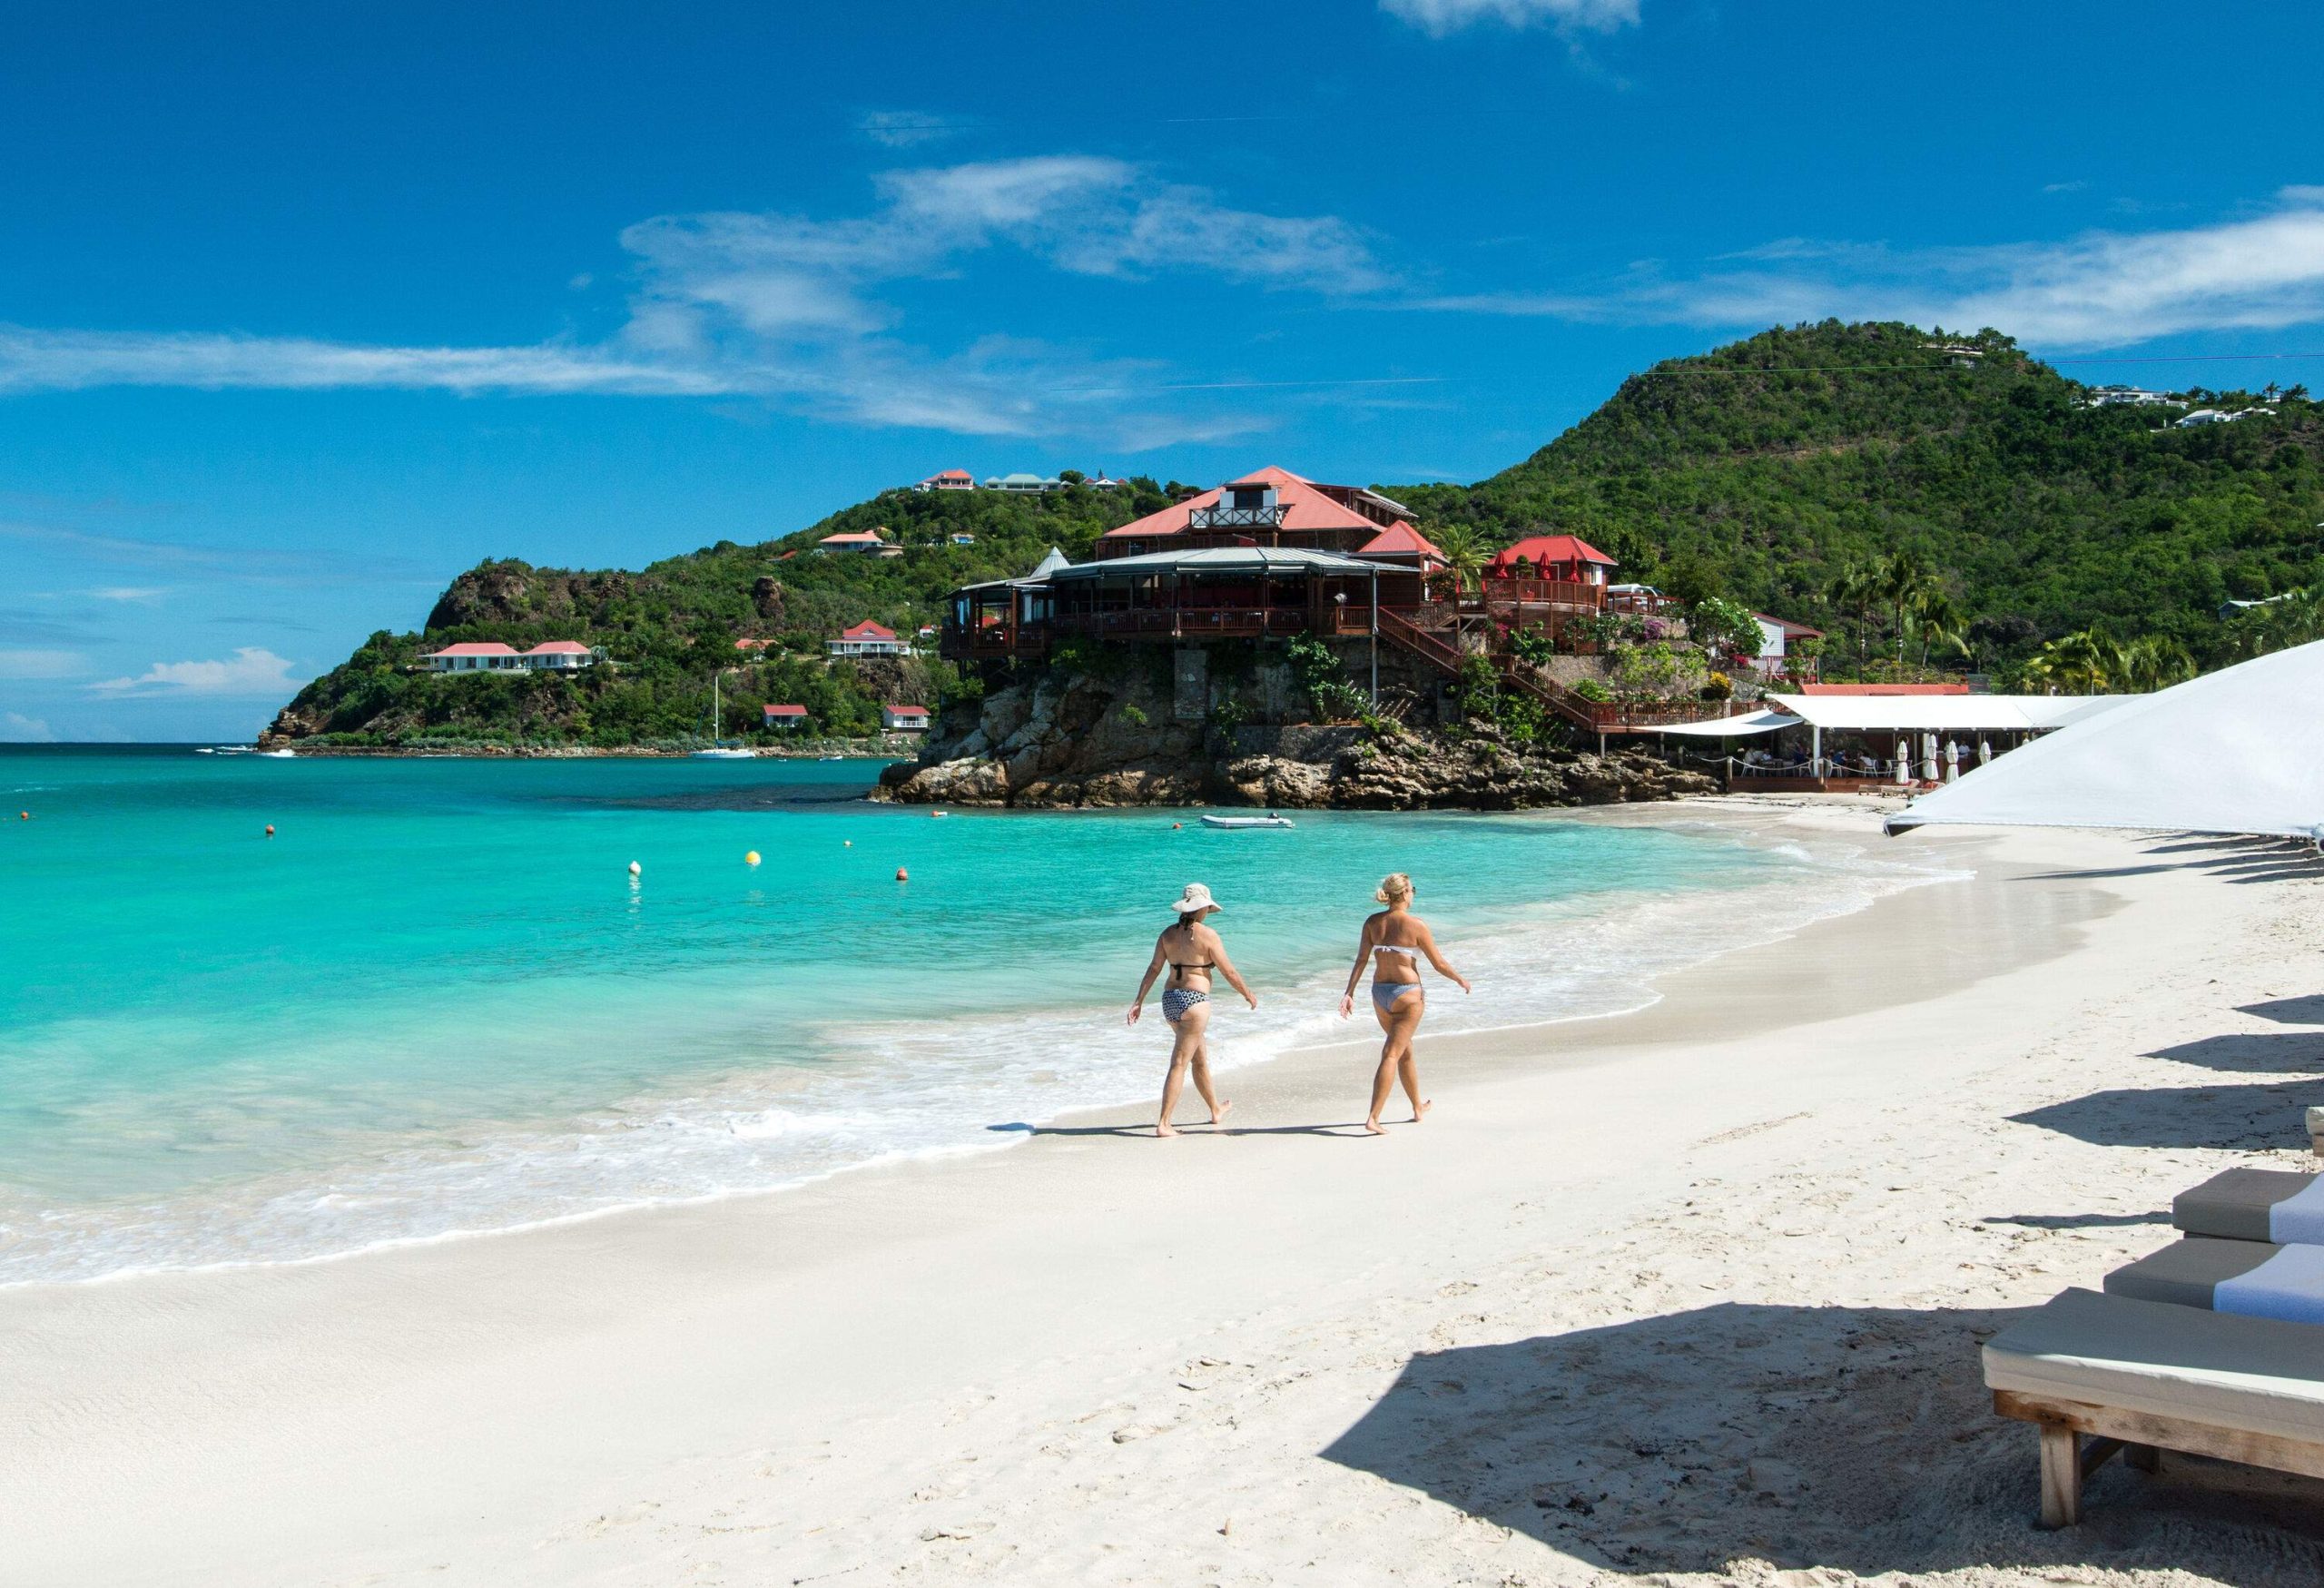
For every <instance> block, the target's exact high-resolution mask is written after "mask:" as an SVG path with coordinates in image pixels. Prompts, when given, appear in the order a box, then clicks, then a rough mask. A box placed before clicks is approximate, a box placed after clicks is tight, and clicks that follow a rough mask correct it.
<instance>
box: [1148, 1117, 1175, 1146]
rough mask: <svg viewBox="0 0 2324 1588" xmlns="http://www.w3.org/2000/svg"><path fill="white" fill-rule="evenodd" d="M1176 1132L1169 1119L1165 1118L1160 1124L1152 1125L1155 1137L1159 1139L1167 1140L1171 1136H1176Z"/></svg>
mask: <svg viewBox="0 0 2324 1588" xmlns="http://www.w3.org/2000/svg"><path fill="white" fill-rule="evenodd" d="M1177 1133H1178V1132H1177V1129H1175V1128H1174V1127H1173V1126H1172V1125H1171V1123H1170V1121H1169V1120H1167V1119H1165V1120H1163V1121H1162V1122H1161V1123H1160V1124H1158V1125H1157V1126H1155V1127H1154V1134H1155V1137H1156V1138H1157V1139H1160V1140H1166V1141H1167V1140H1168V1139H1170V1138H1171V1137H1173V1136H1176V1135H1177Z"/></svg>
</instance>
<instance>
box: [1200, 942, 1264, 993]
mask: <svg viewBox="0 0 2324 1588" xmlns="http://www.w3.org/2000/svg"><path fill="white" fill-rule="evenodd" d="M1204 930H1205V931H1206V932H1207V931H1209V929H1208V928H1207V927H1206V928H1204ZM1205 946H1206V947H1207V948H1208V949H1209V950H1210V962H1211V964H1212V966H1213V967H1214V968H1215V969H1216V971H1217V972H1218V973H1219V974H1220V975H1222V976H1224V977H1226V984H1227V985H1228V986H1229V987H1232V988H1233V989H1235V991H1237V992H1239V993H1241V994H1242V995H1243V1001H1244V1002H1246V1003H1247V1004H1249V1005H1250V1006H1251V1007H1252V1008H1253V1009H1256V1008H1258V1007H1259V1001H1258V1000H1257V999H1256V997H1254V996H1253V995H1252V992H1251V990H1250V989H1249V988H1248V987H1246V986H1244V985H1243V973H1242V972H1240V971H1237V970H1236V968H1235V962H1234V961H1232V960H1230V959H1228V958H1227V957H1226V944H1225V943H1224V942H1220V941H1219V938H1218V934H1217V933H1216V932H1211V933H1210V942H1208V943H1207V944H1206V945H1205Z"/></svg>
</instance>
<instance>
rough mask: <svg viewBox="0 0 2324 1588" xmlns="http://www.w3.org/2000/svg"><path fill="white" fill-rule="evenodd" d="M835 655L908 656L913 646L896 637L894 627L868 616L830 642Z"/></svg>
mask: <svg viewBox="0 0 2324 1588" xmlns="http://www.w3.org/2000/svg"><path fill="white" fill-rule="evenodd" d="M828 643H829V644H830V646H831V653H832V656H910V655H911V646H909V645H907V644H905V643H904V642H903V641H902V640H901V639H899V638H897V637H896V631H895V630H894V629H892V628H883V627H881V626H880V625H879V624H876V623H873V622H872V621H871V620H869V619H868V618H867V619H866V620H865V621H863V622H862V623H859V624H857V625H856V626H854V627H853V628H850V629H845V630H842V632H841V634H840V636H839V637H838V638H837V639H835V640H832V641H830V642H828Z"/></svg>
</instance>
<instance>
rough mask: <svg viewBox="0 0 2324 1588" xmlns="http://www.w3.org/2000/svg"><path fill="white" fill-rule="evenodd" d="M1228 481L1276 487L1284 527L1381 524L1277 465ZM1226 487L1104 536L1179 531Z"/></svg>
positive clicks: (1126, 537)
mask: <svg viewBox="0 0 2324 1588" xmlns="http://www.w3.org/2000/svg"><path fill="white" fill-rule="evenodd" d="M1228 484H1229V485H1239V486H1244V487H1246V488H1247V487H1251V486H1262V485H1271V486H1273V487H1275V505H1276V506H1277V507H1280V508H1283V528H1285V529H1377V528H1380V526H1379V524H1378V523H1377V522H1375V521H1374V520H1373V519H1370V518H1365V517H1364V515H1363V514H1361V513H1359V512H1357V511H1356V510H1355V509H1354V508H1344V507H1342V506H1341V505H1340V504H1339V503H1337V502H1335V501H1334V500H1332V498H1329V497H1327V496H1325V495H1324V493H1323V492H1322V491H1320V490H1317V489H1316V488H1315V481H1313V480H1311V479H1306V478H1302V477H1301V476H1299V475H1296V474H1294V473H1292V472H1291V470H1289V469H1277V468H1275V467H1274V466H1273V465H1269V466H1268V467H1267V468H1265V469H1260V470H1258V471H1257V472H1256V473H1254V474H1246V475H1245V476H1244V477H1243V478H1240V479H1237V480H1231V481H1229V482H1228ZM1226 489H1227V487H1226V486H1224V485H1222V486H1219V487H1218V488H1216V489H1213V490H1206V491H1205V492H1203V493H1202V494H1201V495H1200V496H1196V497H1188V498H1187V499H1186V500H1184V501H1182V502H1173V503H1171V504H1170V505H1169V506H1168V507H1167V508H1163V509H1162V510H1161V511H1160V512H1158V513H1148V514H1147V515H1146V517H1145V518H1135V519H1132V520H1131V521H1130V522H1129V523H1127V524H1125V525H1123V526H1122V527H1121V528H1118V529H1108V530H1107V531H1106V533H1105V535H1104V537H1103V538H1105V539H1108V540H1131V539H1136V538H1139V537H1141V536H1156V535H1176V534H1178V533H1179V532H1180V531H1182V530H1184V529H1185V528H1186V527H1187V515H1188V514H1190V513H1192V512H1194V511H1195V510H1196V508H1215V507H1216V506H1217V505H1218V498H1219V497H1220V496H1221V495H1223V494H1224V493H1225V492H1226Z"/></svg>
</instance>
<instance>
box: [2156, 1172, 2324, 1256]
mask: <svg viewBox="0 0 2324 1588" xmlns="http://www.w3.org/2000/svg"><path fill="white" fill-rule="evenodd" d="M2171 1223H2173V1224H2175V1225H2177V1226H2178V1227H2179V1228H2181V1229H2182V1230H2184V1231H2185V1232H2186V1233H2187V1234H2189V1235H2209V1236H2215V1237H2218V1238H2221V1239H2225V1240H2271V1241H2275V1242H2277V1243H2278V1244H2279V1245H2296V1246H2324V1175H2302V1174H2290V1173H2287V1172H2285V1171H2284V1170H2282V1169H2229V1170H2228V1171H2227V1172H2226V1173H2224V1174H2217V1175H2213V1176H2212V1177H2211V1179H2207V1180H2205V1181H2204V1182H2203V1183H2202V1184H2201V1185H2200V1186H2197V1187H2196V1188H2195V1189H2193V1190H2191V1191H2181V1192H2180V1193H2179V1195H2178V1196H2177V1197H2175V1198H2172V1199H2171Z"/></svg>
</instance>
